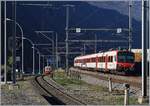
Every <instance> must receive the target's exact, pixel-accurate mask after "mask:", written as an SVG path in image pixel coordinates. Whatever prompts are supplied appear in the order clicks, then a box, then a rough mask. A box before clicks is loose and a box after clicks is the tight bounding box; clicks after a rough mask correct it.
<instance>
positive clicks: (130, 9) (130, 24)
mask: <svg viewBox="0 0 150 106" xmlns="http://www.w3.org/2000/svg"><path fill="white" fill-rule="evenodd" d="M131 11H132V0H129V44H128V46H129V50H130V51H131V48H132V44H131V42H132V14H131Z"/></svg>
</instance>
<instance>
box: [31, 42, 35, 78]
mask: <svg viewBox="0 0 150 106" xmlns="http://www.w3.org/2000/svg"><path fill="white" fill-rule="evenodd" d="M34 58H35V52H34V44H33V72H32V74H33V75H34V74H35V61H34V60H35V59H34Z"/></svg>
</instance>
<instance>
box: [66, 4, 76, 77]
mask: <svg viewBox="0 0 150 106" xmlns="http://www.w3.org/2000/svg"><path fill="white" fill-rule="evenodd" d="M64 6H65V7H66V28H65V30H66V40H65V42H66V70H65V71H66V72H67V75H68V68H69V66H68V64H69V63H68V52H69V50H68V47H69V44H68V36H69V30H68V28H69V8H70V7H74V6H73V5H69V4H67V5H64Z"/></svg>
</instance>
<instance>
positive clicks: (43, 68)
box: [42, 55, 45, 72]
mask: <svg viewBox="0 0 150 106" xmlns="http://www.w3.org/2000/svg"><path fill="white" fill-rule="evenodd" d="M42 57H43V70H44V67H45V61H44V55H43V56H42ZM42 72H43V71H42Z"/></svg>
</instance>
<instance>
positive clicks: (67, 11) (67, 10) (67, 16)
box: [65, 6, 69, 75]
mask: <svg viewBox="0 0 150 106" xmlns="http://www.w3.org/2000/svg"><path fill="white" fill-rule="evenodd" d="M68 26H69V6H67V7H66V41H65V42H66V72H67V75H68V34H69V32H68Z"/></svg>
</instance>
